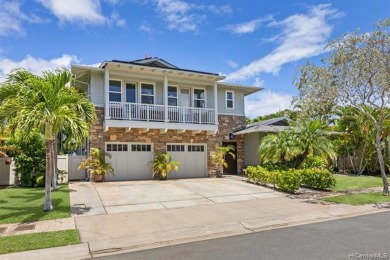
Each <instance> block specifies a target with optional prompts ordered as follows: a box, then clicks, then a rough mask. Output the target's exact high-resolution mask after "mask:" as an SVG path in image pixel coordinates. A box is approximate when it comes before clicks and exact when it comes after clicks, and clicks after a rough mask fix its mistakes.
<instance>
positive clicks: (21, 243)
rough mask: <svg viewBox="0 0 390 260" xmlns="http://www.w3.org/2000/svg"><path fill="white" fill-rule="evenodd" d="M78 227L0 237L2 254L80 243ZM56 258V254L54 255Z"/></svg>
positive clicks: (0, 252) (0, 251)
mask: <svg viewBox="0 0 390 260" xmlns="http://www.w3.org/2000/svg"><path fill="white" fill-rule="evenodd" d="M79 243H80V238H79V234H78V232H77V230H76V229H69V230H61V231H54V232H43V233H31V234H24V235H15V236H3V237H0V245H1V247H0V254H9V253H15V252H21V251H28V250H35V249H42V248H49V247H57V246H67V245H74V244H79ZM53 258H55V256H53Z"/></svg>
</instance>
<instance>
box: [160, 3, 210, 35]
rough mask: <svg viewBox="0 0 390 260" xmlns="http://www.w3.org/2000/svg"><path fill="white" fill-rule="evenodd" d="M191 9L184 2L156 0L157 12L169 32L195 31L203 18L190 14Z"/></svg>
mask: <svg viewBox="0 0 390 260" xmlns="http://www.w3.org/2000/svg"><path fill="white" fill-rule="evenodd" d="M191 9H192V7H191V5H190V4H189V3H187V2H184V1H180V0H157V12H158V13H160V15H161V16H162V17H163V19H164V20H165V21H166V23H167V26H168V29H170V30H178V31H179V32H186V31H196V30H197V28H198V25H199V24H200V23H201V22H202V20H203V19H204V17H203V16H200V15H196V14H194V13H190V11H191Z"/></svg>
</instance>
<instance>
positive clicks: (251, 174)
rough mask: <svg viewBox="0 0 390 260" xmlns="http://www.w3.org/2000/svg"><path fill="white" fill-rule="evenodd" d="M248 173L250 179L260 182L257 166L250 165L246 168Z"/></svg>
mask: <svg viewBox="0 0 390 260" xmlns="http://www.w3.org/2000/svg"><path fill="white" fill-rule="evenodd" d="M246 175H247V176H248V179H249V180H250V181H251V182H253V183H256V184H257V183H259V178H258V173H257V167H255V166H248V167H247V168H246Z"/></svg>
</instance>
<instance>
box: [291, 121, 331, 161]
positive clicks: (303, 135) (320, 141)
mask: <svg viewBox="0 0 390 260" xmlns="http://www.w3.org/2000/svg"><path fill="white" fill-rule="evenodd" d="M325 128H326V126H325V125H324V124H323V123H321V122H320V121H318V120H313V121H304V122H301V123H299V124H297V125H295V126H292V127H291V128H290V129H289V130H287V133H288V135H290V136H291V144H292V145H293V147H295V153H296V154H294V156H293V158H292V160H291V161H292V164H293V165H294V166H295V167H299V166H300V165H301V164H302V162H303V161H305V159H306V158H308V157H309V156H319V157H323V158H326V159H328V160H330V161H332V160H335V159H336V152H335V150H334V147H333V144H332V141H331V140H330V138H329V133H328V132H326V131H325Z"/></svg>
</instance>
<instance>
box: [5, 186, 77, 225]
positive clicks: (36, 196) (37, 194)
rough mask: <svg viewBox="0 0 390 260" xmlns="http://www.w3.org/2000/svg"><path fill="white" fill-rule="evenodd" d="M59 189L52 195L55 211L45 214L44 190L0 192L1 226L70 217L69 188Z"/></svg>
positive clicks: (13, 189)
mask: <svg viewBox="0 0 390 260" xmlns="http://www.w3.org/2000/svg"><path fill="white" fill-rule="evenodd" d="M58 187H59V189H58V190H56V191H54V192H52V193H51V194H52V203H53V207H54V210H52V211H49V212H43V205H44V197H45V190H44V188H19V187H17V188H8V189H2V190H0V204H1V207H0V224H7V223H17V222H28V221H37V220H48V219H57V218H67V217H70V202H69V187H68V185H67V184H65V185H59V186H58Z"/></svg>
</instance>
